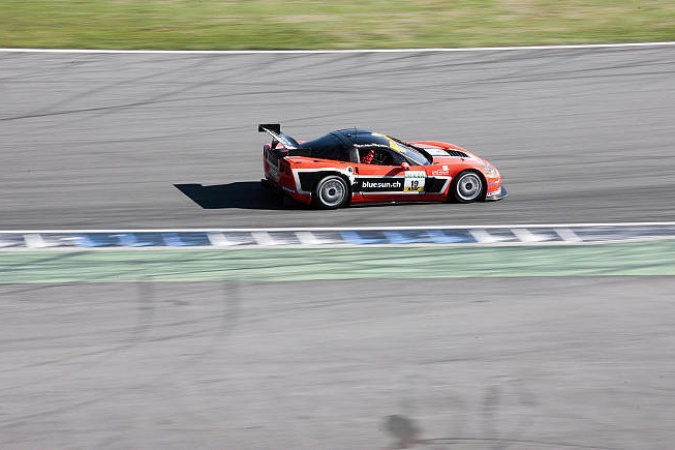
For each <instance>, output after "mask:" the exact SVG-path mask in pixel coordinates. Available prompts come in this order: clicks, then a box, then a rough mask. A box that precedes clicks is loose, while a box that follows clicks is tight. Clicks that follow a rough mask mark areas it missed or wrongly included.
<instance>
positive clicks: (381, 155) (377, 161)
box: [359, 147, 403, 166]
mask: <svg viewBox="0 0 675 450" xmlns="http://www.w3.org/2000/svg"><path fill="white" fill-rule="evenodd" d="M359 161H360V162H361V164H374V165H378V166H397V165H399V164H401V162H403V158H402V157H401V156H399V155H394V154H393V152H392V151H391V150H389V149H386V148H382V147H362V148H359Z"/></svg>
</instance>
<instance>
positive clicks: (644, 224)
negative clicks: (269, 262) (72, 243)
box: [0, 222, 675, 235]
mask: <svg viewBox="0 0 675 450" xmlns="http://www.w3.org/2000/svg"><path fill="white" fill-rule="evenodd" d="M596 227H675V222H622V223H563V224H561V223H554V224H546V223H539V224H511V225H509V224H506V225H475V224H474V225H418V226H400V227H396V226H383V227H377V226H375V227H295V228H290V227H287V228H171V229H169V228H161V229H151V228H147V229H119V228H118V229H116V230H112V229H101V230H92V229H88V230H77V229H75V230H0V235H2V234H17V233H18V234H28V233H37V234H61V233H62V234H76V233H121V232H124V233H190V232H195V233H210V232H221V233H222V232H242V233H252V232H256V231H261V232H270V231H293V232H296V231H386V230H397V231H398V230H402V231H405V230H457V229H462V230H466V229H507V228H508V229H513V228H528V229H530V230H533V229H535V230H536V229H539V228H547V229H548V228H596Z"/></svg>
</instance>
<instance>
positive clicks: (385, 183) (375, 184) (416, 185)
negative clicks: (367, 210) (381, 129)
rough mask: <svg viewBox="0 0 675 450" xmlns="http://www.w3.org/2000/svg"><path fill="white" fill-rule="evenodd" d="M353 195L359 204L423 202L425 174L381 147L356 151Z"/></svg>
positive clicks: (420, 169) (420, 168)
mask: <svg viewBox="0 0 675 450" xmlns="http://www.w3.org/2000/svg"><path fill="white" fill-rule="evenodd" d="M358 152H359V163H358V164H357V169H356V185H355V188H354V191H355V192H354V193H355V194H357V195H360V196H362V199H363V201H374V202H379V201H416V200H422V199H423V198H424V192H425V191H424V187H425V184H426V171H425V168H424V167H422V166H411V165H410V164H409V162H408V161H407V159H406V158H405V157H404V156H403V155H402V154H401V153H400V152H397V151H395V150H392V149H391V148H386V147H383V146H363V147H359V149H358Z"/></svg>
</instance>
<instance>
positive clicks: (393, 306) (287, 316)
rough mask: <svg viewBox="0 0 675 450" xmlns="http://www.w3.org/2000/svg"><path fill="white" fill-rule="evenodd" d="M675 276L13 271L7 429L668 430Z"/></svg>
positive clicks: (177, 438)
mask: <svg viewBox="0 0 675 450" xmlns="http://www.w3.org/2000/svg"><path fill="white" fill-rule="evenodd" d="M674 289H675V279H673V278H672V277H650V278H649V279H648V282H647V279H645V278H643V277H598V278H596V277H587V278H567V277H561V278H527V277H525V278H508V279H507V278H491V279H444V280H382V279H375V280H362V281H354V280H345V281H307V282H276V283H264V282H245V281H228V282H226V281H223V282H211V283H184V284H180V283H155V282H152V281H149V282H139V283H115V284H47V285H4V286H0V297H1V298H2V302H0V342H1V343H2V345H1V346H0V352H1V353H2V355H1V356H0V358H1V359H2V361H3V363H2V368H1V369H0V404H2V405H3V413H2V415H0V446H2V447H4V448H39V447H42V448H44V447H51V448H101V447H113V448H131V447H134V448H157V447H162V448H186V447H190V446H192V447H202V448H204V447H211V448H218V447H219V448H242V449H249V448H250V449H255V448H307V449H310V448H391V446H393V445H395V444H397V443H400V442H397V441H398V440H399V439H401V438H405V437H410V438H414V439H418V440H429V441H427V443H426V444H428V445H431V444H433V445H435V447H434V446H432V447H431V448H457V447H456V446H457V445H459V446H460V448H487V447H490V448H494V447H495V446H497V447H499V448H529V449H541V448H666V447H668V446H669V445H670V443H671V442H673V439H675V431H673V428H672V421H671V420H670V415H671V412H672V410H673V408H674V407H675V396H673V395H672V374H673V372H674V370H675V354H674V351H673V349H674V348H675V345H674V344H675V342H674V341H675V331H673V330H675V327H673V317H675V304H674V303H673V302H672V292H673V290H674ZM391 416H397V417H396V418H395V419H394V418H392V417H391ZM396 436H398V437H396ZM416 445H417V446H418V447H419V448H425V446H424V445H423V444H422V443H421V441H419V442H418V444H416ZM416 445H411V446H412V447H415V446H416ZM462 445H463V446H462Z"/></svg>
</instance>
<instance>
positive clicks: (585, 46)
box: [0, 41, 675, 55]
mask: <svg viewBox="0 0 675 450" xmlns="http://www.w3.org/2000/svg"><path fill="white" fill-rule="evenodd" d="M673 46H675V41H668V42H634V43H624V44H574V45H529V46H522V47H518V46H516V47H466V48H398V49H357V50H111V49H61V48H55V49H50V48H0V52H4V53H65V54H69V53H72V54H78V53H79V54H129V55H135V54H138V55H265V54H280V55H283V54H287V55H300V54H302V55H314V54H332V53H337V54H349V53H354V54H357V53H439V52H440V53H460V52H501V51H514V50H583V49H621V48H644V47H673Z"/></svg>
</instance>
